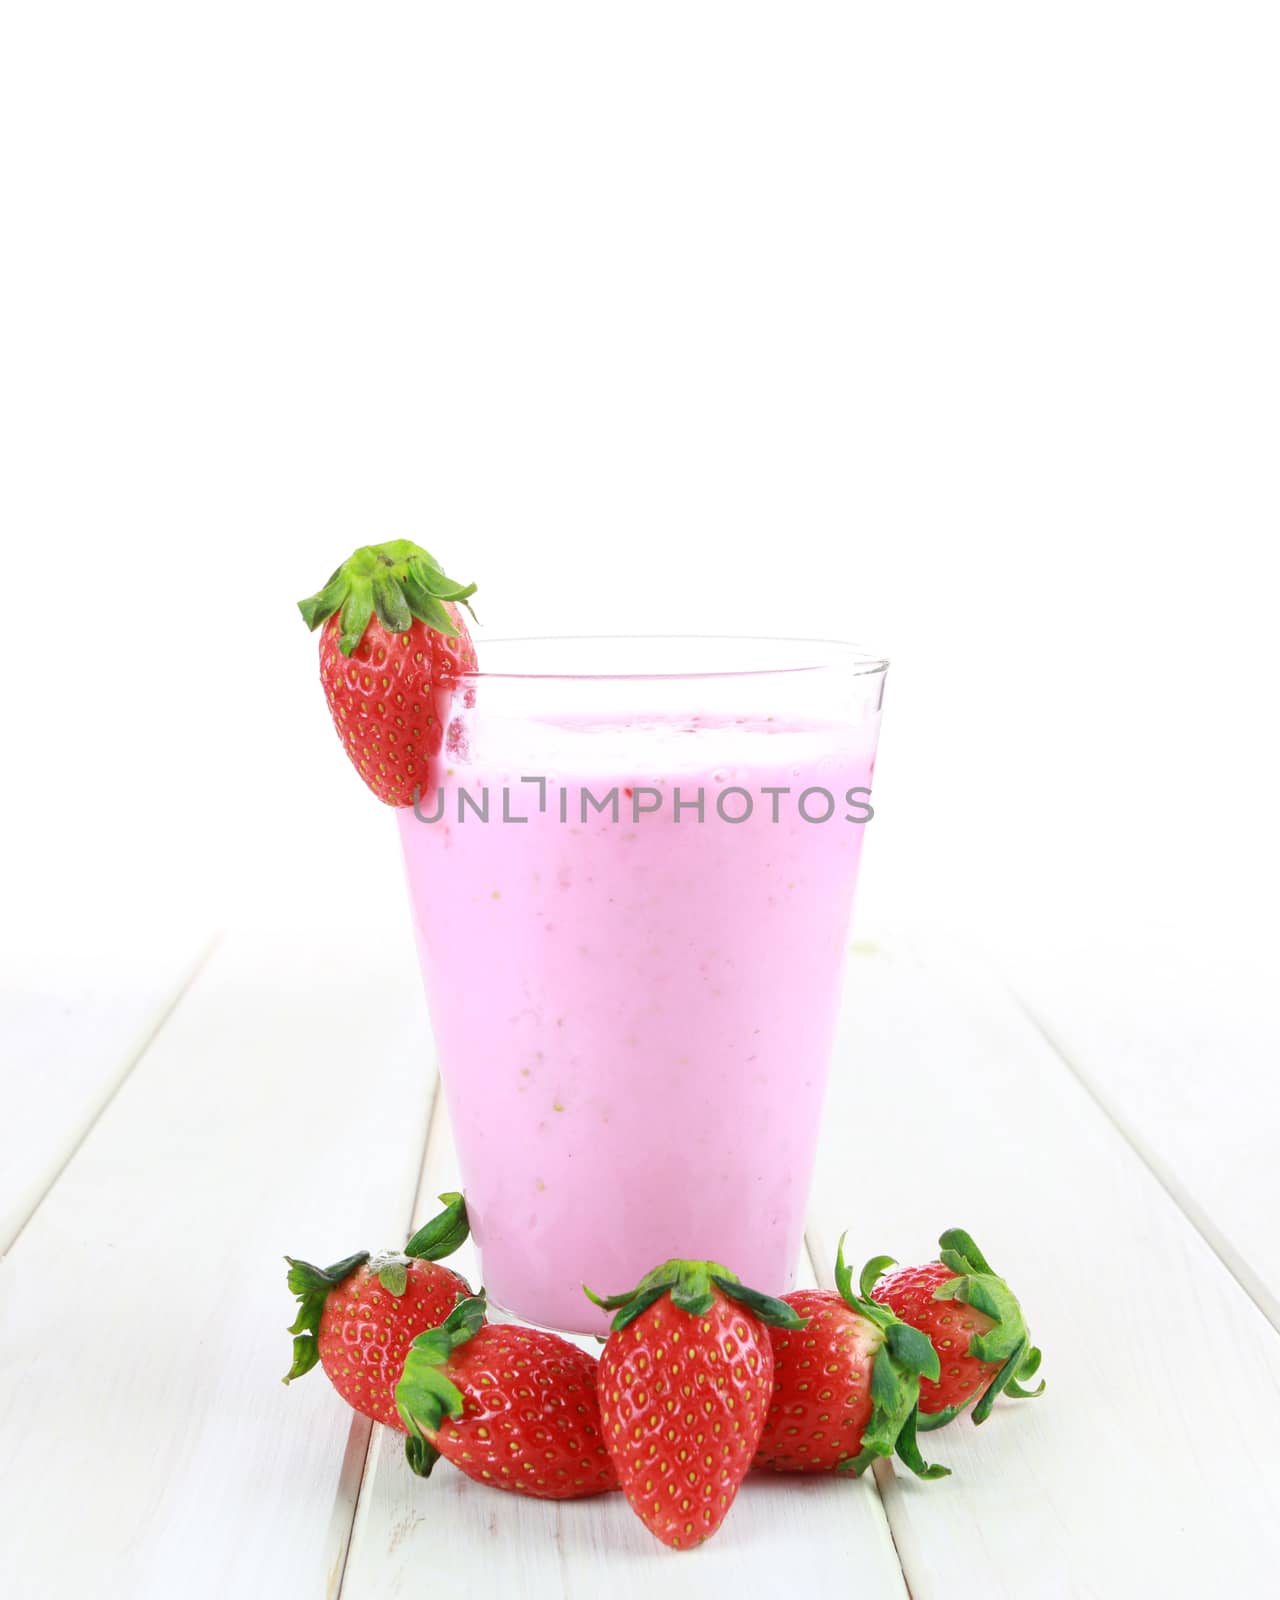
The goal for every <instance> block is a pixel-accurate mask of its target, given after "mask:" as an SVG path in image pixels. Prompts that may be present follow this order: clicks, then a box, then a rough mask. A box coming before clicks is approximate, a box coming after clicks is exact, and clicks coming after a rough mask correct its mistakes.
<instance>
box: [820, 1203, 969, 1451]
mask: <svg viewBox="0 0 1280 1600" xmlns="http://www.w3.org/2000/svg"><path fill="white" fill-rule="evenodd" d="M844 1241H845V1236H844V1234H841V1235H840V1243H839V1244H838V1245H837V1246H836V1288H837V1289H838V1290H839V1291H840V1298H841V1299H842V1300H843V1301H844V1303H845V1304H846V1305H847V1306H848V1307H849V1309H850V1310H851V1311H855V1312H856V1313H857V1314H858V1316H860V1317H863V1318H865V1320H866V1321H867V1322H870V1323H872V1324H873V1325H874V1326H875V1327H876V1328H878V1329H879V1331H880V1336H881V1344H880V1348H879V1349H878V1350H877V1351H876V1354H875V1357H874V1359H873V1361H872V1365H871V1417H870V1419H869V1421H868V1422H867V1425H866V1427H865V1428H864V1429H863V1430H862V1448H861V1449H860V1450H859V1451H858V1454H857V1455H856V1456H848V1457H846V1458H845V1460H843V1461H841V1462H840V1463H839V1464H838V1465H837V1467H836V1471H837V1472H848V1473H851V1474H852V1475H853V1476H854V1477H855V1478H859V1477H861V1476H862V1474H863V1473H864V1472H865V1471H866V1469H867V1468H868V1467H869V1466H870V1465H871V1463H872V1462H873V1461H875V1460H876V1459H877V1457H882V1456H892V1455H894V1454H895V1453H896V1454H897V1455H898V1456H899V1457H900V1458H901V1460H902V1461H903V1462H904V1463H905V1464H906V1465H907V1466H908V1467H910V1468H911V1470H912V1472H914V1473H915V1474H916V1476H917V1477H918V1478H945V1477H948V1476H949V1475H950V1473H949V1469H948V1468H947V1467H940V1466H936V1465H932V1466H931V1465H930V1464H929V1463H928V1462H927V1461H925V1459H924V1458H923V1457H922V1456H921V1454H920V1450H919V1447H918V1446H917V1444H916V1428H917V1426H918V1423H919V1416H920V1379H921V1378H922V1377H923V1378H932V1379H933V1380H934V1381H935V1382H936V1381H937V1378H938V1374H939V1371H940V1367H939V1364H938V1352H937V1351H936V1350H935V1349H934V1348H933V1345H932V1344H931V1343H930V1341H929V1337H928V1335H927V1334H924V1333H921V1331H920V1330H919V1328H913V1327H912V1326H911V1325H910V1323H906V1322H903V1321H902V1319H901V1318H900V1317H897V1316H895V1315H894V1313H893V1312H892V1311H891V1310H890V1309H889V1307H888V1306H882V1305H881V1304H880V1303H879V1301H877V1300H873V1299H872V1298H871V1291H872V1289H873V1288H874V1287H875V1282H876V1279H877V1278H878V1277H879V1276H880V1274H881V1273H882V1272H884V1271H886V1270H887V1269H888V1268H889V1267H892V1266H894V1265H895V1262H894V1261H893V1259H892V1257H890V1256H875V1257H873V1258H872V1259H871V1260H870V1261H868V1262H867V1264H866V1266H865V1267H863V1269H862V1272H861V1274H860V1275H859V1278H858V1288H857V1292H856V1293H855V1291H854V1286H853V1272H852V1269H851V1268H850V1267H849V1265H848V1263H847V1262H846V1261H845V1258H844Z"/></svg>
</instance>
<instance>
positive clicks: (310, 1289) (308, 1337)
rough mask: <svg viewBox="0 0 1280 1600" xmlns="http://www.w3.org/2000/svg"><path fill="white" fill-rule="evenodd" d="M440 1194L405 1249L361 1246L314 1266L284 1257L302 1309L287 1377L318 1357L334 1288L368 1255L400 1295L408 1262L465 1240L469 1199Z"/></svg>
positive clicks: (431, 1257) (433, 1257)
mask: <svg viewBox="0 0 1280 1600" xmlns="http://www.w3.org/2000/svg"><path fill="white" fill-rule="evenodd" d="M440 1200H441V1202H442V1203H443V1205H444V1210H443V1211H441V1212H440V1213H439V1214H438V1215H436V1216H434V1217H432V1219H431V1221H430V1222H427V1223H424V1224H423V1226H422V1227H421V1228H419V1229H418V1231H417V1233H415V1234H414V1236H413V1237H412V1238H411V1239H410V1240H409V1242H408V1244H406V1245H405V1247H404V1250H403V1251H391V1250H384V1251H380V1252H379V1253H378V1254H377V1255H376V1256H372V1257H371V1256H370V1254H369V1252H368V1251H367V1250H360V1251H357V1252H356V1254H355V1255H351V1256H346V1257H345V1258H344V1259H343V1260H341V1261H335V1262H334V1264H333V1266H331V1267H313V1266H312V1265H311V1263H310V1262H309V1261H297V1260H295V1259H294V1257H293V1256H286V1257H285V1260H286V1261H287V1262H288V1263H289V1278H288V1282H289V1292H290V1293H291V1294H293V1295H295V1296H296V1297H297V1301H298V1314H297V1316H296V1317H295V1318H294V1320H293V1322H292V1323H291V1324H290V1326H289V1332H290V1333H291V1334H292V1335H293V1364H292V1366H291V1367H290V1368H289V1370H288V1372H286V1373H285V1375H284V1381H285V1382H286V1383H292V1382H293V1380H294V1379H295V1378H301V1377H302V1376H303V1374H304V1373H307V1372H310V1371H311V1369H312V1367H314V1366H315V1364H316V1362H317V1361H319V1359H320V1319H321V1317H323V1316H324V1308H325V1302H326V1301H327V1300H328V1298H329V1292H330V1290H331V1289H336V1288H337V1286H338V1285H339V1284H340V1283H342V1282H343V1280H344V1279H346V1278H349V1277H350V1276H351V1274H352V1273H353V1272H354V1271H355V1270H356V1268H357V1267H361V1266H363V1265H364V1264H365V1262H366V1261H367V1262H368V1263H369V1270H370V1272H372V1273H374V1274H375V1275H376V1276H377V1279H378V1282H379V1283H380V1284H381V1285H382V1287H383V1288H384V1289H385V1290H386V1291H387V1293H388V1294H392V1295H395V1296H396V1297H397V1298H399V1296H400V1295H402V1294H403V1293H404V1291H405V1288H406V1286H407V1284H408V1281H409V1268H410V1266H411V1265H412V1263H413V1262H414V1261H440V1260H442V1259H443V1258H444V1257H445V1256H448V1255H452V1254H453V1252H454V1251H455V1250H456V1249H457V1248H458V1246H459V1245H460V1244H462V1243H463V1241H464V1240H465V1239H466V1237H467V1232H468V1227H467V1204H466V1201H465V1200H464V1199H463V1198H462V1196H461V1195H460V1194H458V1193H456V1192H455V1191H453V1190H450V1191H448V1192H447V1193H445V1194H442V1195H441V1196H440Z"/></svg>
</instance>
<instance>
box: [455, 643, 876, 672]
mask: <svg viewBox="0 0 1280 1600" xmlns="http://www.w3.org/2000/svg"><path fill="white" fill-rule="evenodd" d="M474 643H475V647H476V654H477V657H482V656H483V652H484V651H485V649H486V648H487V647H489V646H520V645H552V646H556V645H562V646H565V647H566V648H568V649H574V648H578V647H582V646H590V645H618V644H624V645H626V644H632V645H644V644H652V645H667V646H670V645H680V644H688V645H699V646H708V645H710V646H721V645H723V646H725V647H732V646H741V647H742V649H743V652H744V654H745V652H746V650H747V649H748V648H750V647H753V646H754V647H756V648H759V647H761V646H764V647H771V648H774V649H783V650H785V648H786V647H794V649H795V650H796V652H797V653H799V652H808V653H809V654H810V655H813V654H814V653H815V652H816V654H817V659H811V660H807V661H796V662H794V663H792V664H781V665H768V666H746V665H743V666H736V667H712V668H710V669H702V670H697V671H677V672H655V671H640V672H590V671H587V672H581V671H578V672H512V671H503V670H501V669H497V670H491V669H487V668H486V667H485V665H484V662H483V659H481V660H480V662H479V664H478V665H477V666H476V668H475V669H474V670H472V671H465V670H464V671H463V672H461V673H459V675H458V676H459V677H460V678H465V679H478V678H501V679H507V680H516V681H529V682H561V683H575V682H584V683H591V682H621V683H627V682H630V683H643V682H656V681H663V680H665V681H671V680H676V681H678V680H680V679H683V678H689V679H692V678H758V677H776V676H777V677H780V676H782V675H784V674H789V673H801V672H828V671H832V670H835V671H840V672H846V673H848V674H849V675H850V676H853V677H871V676H874V675H875V674H877V673H884V672H886V671H887V670H888V667H889V658H888V657H887V656H882V655H879V654H877V653H876V652H875V651H871V650H868V649H866V647H865V646H863V645H860V644H855V643H853V642H852V641H850V640H847V639H824V638H804V637H801V636H798V635H796V636H789V635H786V634H766V633H532V634H503V635H501V636H499V637H498V638H494V639H478V640H475V641H474Z"/></svg>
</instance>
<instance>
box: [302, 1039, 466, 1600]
mask: <svg viewBox="0 0 1280 1600" xmlns="http://www.w3.org/2000/svg"><path fill="white" fill-rule="evenodd" d="M443 1099H444V1090H443V1088H442V1086H441V1083H440V1070H439V1066H438V1064H437V1066H436V1082H435V1088H434V1089H433V1090H432V1094H431V1109H430V1110H429V1111H428V1112H427V1118H426V1127H425V1129H424V1130H423V1135H422V1154H421V1156H420V1157H419V1159H418V1173H417V1177H416V1179H415V1180H414V1185H413V1194H412V1195H411V1196H410V1198H409V1215H408V1217H407V1218H406V1220H405V1238H406V1239H407V1238H408V1237H409V1235H410V1233H411V1232H412V1230H413V1224H414V1219H415V1217H416V1216H417V1215H418V1212H419V1210H420V1208H421V1206H422V1203H423V1199H424V1195H423V1189H424V1186H425V1184H426V1176H427V1157H428V1156H429V1154H430V1152H431V1135H432V1133H433V1132H434V1131H435V1125H436V1119H437V1118H438V1117H439V1116H440V1115H441V1111H440V1107H441V1102H442V1101H443ZM372 1445H373V1423H372V1422H370V1421H369V1419H368V1418H367V1417H362V1416H360V1415H359V1413H357V1414H356V1415H355V1416H354V1417H352V1419H351V1432H350V1433H349V1434H348V1436H347V1448H346V1452H345V1454H344V1456H343V1458H342V1472H341V1474H340V1476H339V1478H338V1493H337V1496H336V1498H335V1500H334V1505H333V1520H332V1523H331V1525H330V1539H331V1541H332V1543H333V1544H334V1545H336V1546H337V1548H336V1549H335V1551H334V1558H333V1563H332V1565H331V1566H330V1568H329V1576H328V1579H327V1581H326V1583H325V1591H324V1592H325V1600H341V1595H342V1586H343V1583H344V1582H345V1580H346V1576H347V1558H348V1557H349V1556H350V1554H351V1536H352V1534H353V1532H354V1530H355V1525H356V1517H357V1516H358V1515H359V1513H360V1497H361V1495H362V1494H363V1493H364V1489H365V1481H366V1478H367V1477H368V1473H369V1455H370V1451H371V1449H372Z"/></svg>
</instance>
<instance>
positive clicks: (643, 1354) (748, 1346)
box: [588, 1261, 804, 1550]
mask: <svg viewBox="0 0 1280 1600" xmlns="http://www.w3.org/2000/svg"><path fill="white" fill-rule="evenodd" d="M588 1293H590V1291H588ZM591 1298H592V1299H593V1300H595V1302H596V1304H597V1305H600V1306H603V1307H605V1309H606V1310H610V1311H612V1310H617V1312H618V1314H617V1316H616V1317H615V1318H614V1320H613V1331H612V1333H611V1334H610V1335H609V1339H608V1342H607V1343H606V1345H605V1347H604V1351H603V1353H602V1355H601V1357H600V1415H601V1420H602V1421H603V1423H604V1437H605V1443H606V1445H607V1446H608V1449H609V1454H610V1456H611V1457H612V1458H613V1464H614V1466H615V1467H616V1468H617V1471H618V1481H619V1483H620V1484H621V1485H622V1489H623V1492H624V1493H625V1494H626V1497H627V1499H628V1500H629V1501H630V1503H631V1509H632V1510H633V1511H634V1512H635V1513H636V1515H637V1516H638V1517H639V1518H640V1519H641V1521H642V1522H643V1523H644V1524H645V1526H646V1527H647V1528H648V1529H649V1531H650V1533H652V1534H655V1535H656V1536H657V1537H658V1538H659V1539H661V1540H662V1542H663V1544H665V1545H670V1547H671V1548H672V1549H673V1550H689V1549H692V1548H693V1546H694V1545H698V1544H701V1543H702V1541H703V1540H704V1539H709V1538H710V1537H711V1535H712V1534H713V1533H714V1532H715V1531H716V1529H717V1528H718V1527H719V1526H720V1524H721V1523H722V1522H723V1521H724V1518H725V1514H726V1512H727V1511H728V1510H729V1507H730V1506H731V1505H732V1504H733V1497H734V1496H735V1495H736V1494H737V1492H738V1485H739V1484H740V1483H741V1482H742V1480H743V1478H744V1477H746V1475H747V1470H748V1468H749V1467H750V1466H751V1458H752V1457H753V1456H754V1455H755V1453H756V1446H757V1445H758V1444H759V1442H760V1430H761V1429H762V1428H763V1427H764V1420H765V1412H766V1411H767V1409H768V1405H769V1396H770V1395H771V1394H772V1392H773V1350H772V1348H771V1347H770V1344H769V1331H768V1328H767V1327H766V1326H765V1324H766V1323H772V1324H774V1325H775V1326H778V1327H783V1328H801V1327H803V1326H804V1323H803V1322H802V1320H801V1319H800V1317H798V1316H797V1315H796V1313H795V1312H794V1311H793V1310H792V1309H791V1307H790V1306H788V1305H784V1304H783V1302H782V1301H781V1300H774V1299H772V1298H771V1297H770V1296H768V1295H763V1294H760V1293H758V1292H757V1291H756V1290H754V1289H748V1288H746V1287H745V1286H744V1285H743V1284H741V1283H739V1282H738V1279H737V1277H736V1276H735V1275H734V1274H733V1273H732V1272H730V1271H728V1269H727V1268H725V1267H722V1266H720V1265H718V1264H717V1263H716V1262H714V1261H668V1262H666V1263H665V1264H664V1265H662V1266H660V1267H657V1268H656V1269H655V1270H654V1271H653V1272H651V1273H649V1274H648V1275H647V1276H646V1277H644V1278H642V1279H641V1280H640V1282H639V1284H638V1285H637V1286H636V1288H635V1289H633V1290H631V1291H630V1292H629V1293H627V1294H620V1295H613V1296H611V1297H610V1298H609V1299H607V1300H601V1299H598V1298H597V1297H596V1296H595V1295H592V1296H591Z"/></svg>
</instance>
